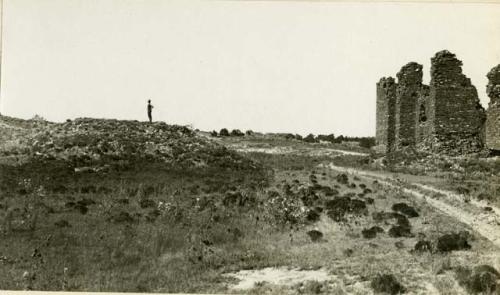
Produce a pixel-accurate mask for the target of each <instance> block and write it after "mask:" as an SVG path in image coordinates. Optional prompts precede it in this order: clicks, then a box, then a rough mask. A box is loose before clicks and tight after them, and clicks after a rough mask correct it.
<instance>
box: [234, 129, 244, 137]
mask: <svg viewBox="0 0 500 295" xmlns="http://www.w3.org/2000/svg"><path fill="white" fill-rule="evenodd" d="M244 135H245V134H244V133H243V132H241V131H240V130H239V129H233V130H232V131H231V136H244Z"/></svg>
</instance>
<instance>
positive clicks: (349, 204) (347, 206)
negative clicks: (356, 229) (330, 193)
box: [325, 196, 367, 221]
mask: <svg viewBox="0 0 500 295" xmlns="http://www.w3.org/2000/svg"><path fill="white" fill-rule="evenodd" d="M325 207H326V209H327V210H328V211H327V215H328V216H329V217H330V218H331V219H333V220H334V221H342V220H343V219H344V216H345V215H346V214H351V215H362V214H365V213H366V211H367V208H366V204H365V202H364V201H362V200H358V199H351V198H350V197H347V196H344V197H336V198H334V199H333V200H329V201H327V202H326V203H325Z"/></svg>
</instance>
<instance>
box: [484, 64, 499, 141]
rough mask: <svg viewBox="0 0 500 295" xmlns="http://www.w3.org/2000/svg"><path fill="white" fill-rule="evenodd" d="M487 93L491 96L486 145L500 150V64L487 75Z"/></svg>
mask: <svg viewBox="0 0 500 295" xmlns="http://www.w3.org/2000/svg"><path fill="white" fill-rule="evenodd" d="M486 76H487V77H488V85H487V86H486V93H487V94H488V97H489V98H490V103H489V105H488V111H487V119H486V126H485V127H486V146H487V147H488V148H489V149H492V150H500V64H499V65H497V66H496V67H494V68H493V69H491V71H490V72H489V73H488V74H487V75H486Z"/></svg>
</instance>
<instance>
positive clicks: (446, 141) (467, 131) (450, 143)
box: [376, 50, 500, 155]
mask: <svg viewBox="0 0 500 295" xmlns="http://www.w3.org/2000/svg"><path fill="white" fill-rule="evenodd" d="M422 74H423V73H422V65H420V64H418V63H415V62H411V63H408V64H406V65H405V66H403V67H402V68H401V70H400V71H399V73H398V74H397V78H398V82H397V83H395V82H394V79H392V78H382V79H381V80H380V81H379V83H377V135H376V139H377V144H378V145H377V147H378V151H381V152H390V151H394V150H399V149H402V148H404V147H416V148H417V149H419V150H428V151H433V152H438V153H444V154H448V155H460V154H467V153H474V152H479V151H481V150H483V149H484V147H485V142H486V143H487V145H488V147H489V148H491V149H500V65H499V66H497V67H495V68H494V69H492V71H491V72H490V73H489V74H488V78H489V79H490V84H488V95H489V96H490V98H491V102H490V108H489V110H488V121H487V122H485V121H486V112H485V110H484V109H483V107H482V106H481V104H480V102H479V98H478V95H477V90H476V88H475V87H474V86H473V85H472V84H471V81H470V79H469V78H467V77H466V76H465V75H464V74H463V73H462V62H461V61H460V60H458V59H457V58H456V56H455V54H453V53H451V52H449V51H446V50H443V51H440V52H438V53H436V54H435V56H434V57H432V58H431V81H430V84H429V85H424V84H422ZM388 79H392V80H388ZM388 81H390V83H389V82H388ZM391 110H394V113H392V111H391ZM392 114H394V115H393V116H392ZM392 120H393V121H394V124H392V122H393V121H392ZM485 137H486V138H485Z"/></svg>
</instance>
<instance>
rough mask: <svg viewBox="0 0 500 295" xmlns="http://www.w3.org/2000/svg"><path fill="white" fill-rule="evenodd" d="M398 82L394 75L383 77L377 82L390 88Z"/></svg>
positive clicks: (379, 85)
mask: <svg viewBox="0 0 500 295" xmlns="http://www.w3.org/2000/svg"><path fill="white" fill-rule="evenodd" d="M395 83H396V80H394V78H393V77H382V78H380V80H379V81H378V83H377V86H378V87H382V88H388V87H391V86H392V85H394V84H395Z"/></svg>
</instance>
